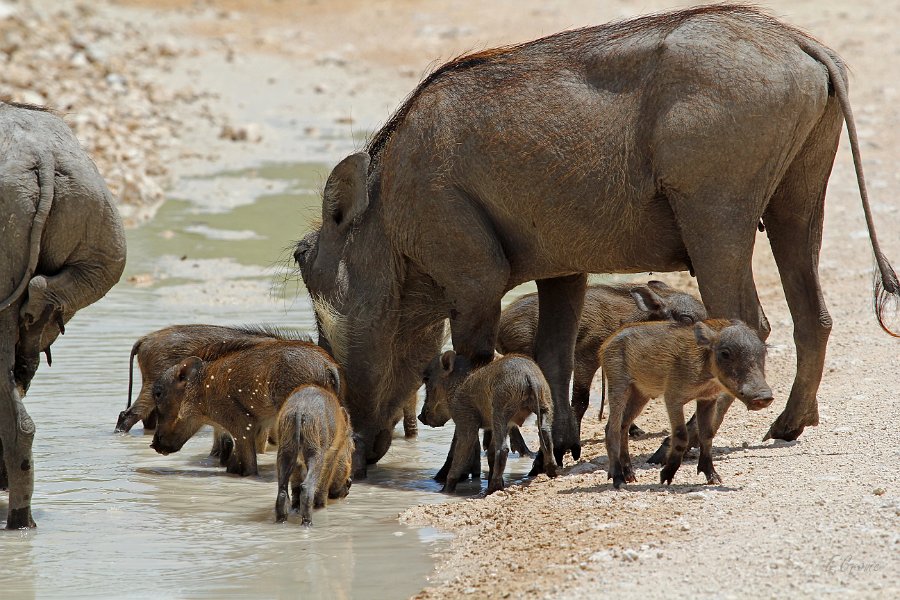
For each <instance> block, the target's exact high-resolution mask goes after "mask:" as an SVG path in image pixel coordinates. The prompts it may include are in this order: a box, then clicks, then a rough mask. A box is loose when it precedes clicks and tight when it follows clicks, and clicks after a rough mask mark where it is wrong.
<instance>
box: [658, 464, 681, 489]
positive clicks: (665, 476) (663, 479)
mask: <svg viewBox="0 0 900 600" xmlns="http://www.w3.org/2000/svg"><path fill="white" fill-rule="evenodd" d="M679 466H680V465H679ZM677 471H678V467H672V466H669V465H666V466H665V467H663V468H662V470H661V471H660V472H659V482H660V483H664V484H666V485H670V484H671V483H672V480H673V479H675V473H676V472H677Z"/></svg>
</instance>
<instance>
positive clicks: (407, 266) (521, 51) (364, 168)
mask: <svg viewBox="0 0 900 600" xmlns="http://www.w3.org/2000/svg"><path fill="white" fill-rule="evenodd" d="M511 107H515V109H514V110H513V109H512V108H511ZM842 117H843V118H844V119H846V121H847V123H848V132H849V134H850V139H851V149H852V150H853V153H854V157H855V158H857V159H858V156H859V147H858V146H859V145H858V141H857V139H856V131H855V126H854V125H853V121H852V113H851V111H850V104H849V100H848V99H847V91H846V72H845V69H844V67H843V64H842V63H841V61H840V60H839V59H838V58H837V57H836V56H835V55H834V53H833V52H831V51H830V50H828V49H827V48H825V47H824V46H822V45H821V44H819V43H818V42H816V41H814V40H812V39H811V38H808V37H806V36H805V35H804V34H802V33H801V32H799V31H797V30H795V29H792V28H790V27H788V26H786V25H784V24H782V23H779V22H778V21H776V20H774V19H772V18H770V17H767V16H765V15H762V14H760V13H759V12H757V11H756V10H755V9H752V8H748V7H735V6H719V5H711V6H703V7H698V8H694V9H688V10H684V11H679V12H674V13H668V14H663V15H654V16H649V17H642V18H639V19H635V20H632V21H626V22H622V23H616V24H612V25H606V26H600V27H589V28H584V29H578V30H573V31H567V32H563V33H560V34H558V35H553V36H549V37H546V38H543V39H540V40H536V41H534V42H529V43H525V44H521V45H518V46H513V47H509V48H502V49H497V50H488V51H484V52H481V53H478V54H474V55H469V56H466V57H461V58H459V59H456V60H455V61H452V62H451V63H448V64H446V65H444V66H442V67H440V68H439V69H437V70H436V71H435V72H434V73H432V74H431V75H429V76H428V77H427V78H426V80H425V81H424V82H423V83H422V84H421V85H420V86H419V87H418V88H417V89H416V90H415V91H414V92H413V93H412V94H411V96H410V97H409V99H408V100H407V101H406V102H405V103H404V105H403V106H402V107H401V108H400V109H399V110H398V111H397V113H396V114H395V115H394V116H393V117H392V118H391V119H389V120H388V122H387V124H386V125H385V126H384V127H383V128H382V129H381V130H380V131H379V132H378V133H376V134H375V135H374V137H373V138H372V140H371V141H370V143H369V144H368V146H367V148H366V150H365V152H362V153H358V154H354V155H351V156H349V157H347V158H346V159H344V160H343V161H341V162H340V163H339V164H338V165H337V166H336V167H335V168H334V169H333V171H332V172H331V175H330V176H329V178H328V180H327V182H326V185H325V190H324V194H323V202H322V225H321V228H320V229H319V231H318V232H317V234H316V235H315V236H311V237H308V238H306V239H305V240H303V241H301V243H300V244H299V245H298V247H297V252H296V254H295V258H296V259H297V261H298V263H299V264H300V266H301V273H302V275H303V278H304V281H305V283H306V286H307V288H308V290H309V292H310V294H311V296H312V298H313V300H314V301H315V302H316V306H317V312H318V316H319V325H320V333H321V334H322V336H323V337H324V338H325V340H326V341H327V344H328V346H329V347H330V348H331V349H332V350H333V354H334V356H335V358H336V359H337V360H338V362H339V363H340V364H341V366H342V368H343V369H344V370H345V371H346V373H347V377H348V386H347V387H348V394H349V395H348V398H347V407H348V410H349V412H350V416H351V419H352V421H353V424H354V429H355V430H357V431H358V433H359V435H360V436H361V440H362V443H360V444H359V445H358V448H357V450H358V452H359V453H360V455H361V457H360V460H358V461H357V464H358V465H361V464H362V463H363V462H373V461H377V460H378V459H379V458H380V456H381V455H382V454H383V453H384V452H385V451H386V450H387V447H388V445H389V444H390V432H389V420H390V418H391V417H392V416H393V415H394V414H396V407H397V406H399V403H401V402H403V401H404V400H406V399H407V398H408V396H409V394H410V393H411V392H412V390H414V389H415V388H416V386H417V385H418V375H419V374H420V373H421V372H422V371H421V369H422V368H423V367H424V362H425V361H427V358H423V357H428V356H433V355H434V354H436V353H437V351H438V350H439V346H440V344H439V342H440V335H439V332H440V328H439V327H438V326H437V325H438V324H439V323H441V322H443V320H444V319H446V318H449V320H450V329H451V336H452V342H453V348H454V350H455V351H456V352H457V354H459V355H462V356H465V357H467V358H468V359H469V360H471V361H472V363H473V365H475V366H477V365H479V364H484V363H486V362H489V361H490V359H491V357H492V354H493V350H494V345H495V341H496V336H497V329H498V322H499V316H500V300H501V298H502V296H503V294H504V293H505V292H506V291H507V290H509V289H511V288H512V287H513V286H515V285H517V284H520V283H522V282H525V281H531V280H534V281H536V282H537V287H538V296H539V299H540V302H539V316H538V327H537V332H536V334H535V344H534V347H535V349H534V358H535V360H536V362H537V363H538V365H540V367H541V370H542V371H543V372H544V375H545V376H546V378H547V381H548V382H549V384H550V387H551V390H552V392H553V401H554V423H553V424H554V427H553V445H554V450H555V452H557V453H565V452H571V453H572V455H573V457H577V456H578V455H579V454H580V446H579V439H578V438H579V432H578V422H577V419H576V418H575V415H574V414H573V411H572V409H571V406H570V404H569V397H568V385H569V381H570V378H571V374H572V370H573V366H574V365H573V363H574V358H573V357H574V348H575V342H576V338H577V330H578V323H579V319H580V316H581V311H582V305H583V301H584V293H585V285H586V275H585V274H586V273H637V272H645V271H653V272H666V271H680V270H692V271H693V272H694V273H695V274H696V277H697V282H698V286H699V289H700V294H701V296H702V298H703V302H704V304H705V306H706V308H707V312H708V314H709V315H710V316H712V317H721V318H737V319H741V320H743V321H744V322H746V323H747V324H748V325H749V326H750V327H751V328H752V329H754V330H756V331H757V332H758V333H759V334H760V336H761V337H762V338H765V337H766V336H767V334H768V332H769V325H768V322H767V321H766V318H765V315H764V314H763V311H762V308H761V306H760V304H759V300H758V297H757V292H756V287H755V284H754V281H753V274H752V269H751V258H752V254H753V246H754V243H755V241H756V229H757V225H758V224H759V223H760V221H762V223H763V224H764V226H765V229H766V231H767V234H768V237H769V241H770V244H771V247H772V252H773V255H774V257H775V261H776V263H777V265H778V269H779V272H780V275H781V279H782V285H783V288H784V292H785V297H786V299H787V303H788V306H789V309H790V312H791V315H792V317H793V321H794V339H795V342H796V346H797V375H796V378H795V381H794V386H793V388H792V390H791V393H790V396H789V398H788V401H787V406H786V407H785V410H784V412H783V413H782V414H781V415H780V416H779V417H778V419H777V420H776V421H775V423H773V425H772V427H771V428H770V430H769V432H768V434H767V437H776V438H781V439H794V438H796V437H797V436H799V435H800V434H801V433H802V431H803V429H804V428H805V427H807V426H811V425H816V424H817V423H818V410H817V403H816V396H815V394H816V390H817V389H818V386H819V382H820V380H821V376H822V368H823V364H824V357H825V346H826V343H827V339H828V335H829V333H830V331H831V317H830V316H829V315H828V311H827V309H826V307H825V304H824V299H823V296H822V291H821V287H820V284H819V278H818V254H819V248H820V245H821V240H822V219H823V215H824V210H823V202H824V198H825V187H826V184H827V181H828V176H829V174H830V172H831V166H832V164H833V162H834V157H835V153H836V150H837V145H838V141H839V137H840V132H841V120H842ZM860 173H861V171H860ZM858 179H859V182H860V186H861V188H862V187H863V186H862V178H861V177H859V178H858ZM863 209H864V212H866V214H867V215H869V214H870V211H869V206H868V201H867V200H866V197H865V195H863ZM869 234H870V239H871V242H872V244H873V249H874V250H875V255H876V259H877V262H878V267H879V272H880V283H881V285H882V286H883V288H884V292H885V293H888V294H892V295H897V296H900V285H898V284H897V279H896V275H895V274H894V273H893V270H892V269H891V267H890V265H889V264H888V262H887V260H886V259H885V258H884V256H883V255H882V253H881V251H880V249H879V247H878V244H877V239H876V236H875V234H874V226H873V225H871V221H869ZM556 458H557V460H560V459H561V456H559V455H558V456H557V457H556ZM362 459H364V461H363V460H362Z"/></svg>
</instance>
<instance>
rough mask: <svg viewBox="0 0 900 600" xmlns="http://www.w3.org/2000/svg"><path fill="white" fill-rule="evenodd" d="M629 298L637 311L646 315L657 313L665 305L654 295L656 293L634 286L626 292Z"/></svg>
mask: <svg viewBox="0 0 900 600" xmlns="http://www.w3.org/2000/svg"><path fill="white" fill-rule="evenodd" d="M628 292H629V293H630V294H631V298H632V299H633V300H634V303H635V304H636V305H637V307H638V309H639V310H642V311H644V312H648V313H658V312H660V311H661V310H662V309H663V306H664V305H665V303H664V302H663V299H662V298H660V297H659V296H657V295H656V292H654V291H653V290H651V289H650V288H648V287H644V286H636V287H633V288H631V289H630V290H628Z"/></svg>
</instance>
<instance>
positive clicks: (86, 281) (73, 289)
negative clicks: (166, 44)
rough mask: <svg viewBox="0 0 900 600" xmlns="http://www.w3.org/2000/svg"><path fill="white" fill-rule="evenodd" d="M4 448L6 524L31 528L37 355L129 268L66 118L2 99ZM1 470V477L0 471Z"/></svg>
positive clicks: (0, 389)
mask: <svg viewBox="0 0 900 600" xmlns="http://www.w3.org/2000/svg"><path fill="white" fill-rule="evenodd" d="M0 214H2V215H3V218H2V219H0V240H2V243H0V448H2V461H3V462H4V464H5V470H6V479H7V482H6V483H7V485H8V487H9V512H8V514H7V518H6V526H7V528H8V529H19V528H25V527H34V526H35V524H34V520H33V519H32V516H31V495H32V491H33V489H34V470H33V469H32V465H33V463H32V455H31V445H32V441H33V439H34V435H35V426H34V422H33V421H32V420H31V418H30V417H29V416H28V413H27V411H26V410H25V406H24V404H23V402H22V399H23V397H24V395H25V393H26V392H27V390H28V388H29V385H30V384H31V380H32V378H33V377H34V375H35V372H36V371H37V368H38V365H39V364H40V353H41V352H45V353H46V354H47V360H48V363H49V362H50V345H51V344H52V343H53V342H54V341H55V340H56V338H57V337H58V336H59V335H60V334H61V333H64V332H65V326H64V325H65V323H66V322H67V321H68V320H69V319H71V318H72V316H73V315H74V314H75V313H76V312H77V311H78V310H80V309H82V308H84V307H86V306H88V305H90V304H92V303H94V302H96V301H97V300H99V299H100V298H102V297H103V296H104V295H105V294H106V292H107V291H109V289H110V288H111V287H112V286H113V285H115V283H116V282H117V281H118V280H119V278H120V277H121V275H122V271H123V269H124V267H125V235H124V231H123V228H122V222H121V219H120V218H119V215H118V212H117V211H116V209H115V205H114V201H113V197H112V195H111V194H110V192H109V190H108V189H107V187H106V183H105V182H104V181H103V178H102V177H101V176H100V174H99V173H98V172H97V168H96V167H95V166H94V163H93V162H92V161H91V159H90V158H89V157H88V156H87V155H86V154H85V153H84V151H83V150H82V149H81V146H80V144H79V142H78V140H77V139H76V138H75V136H74V135H73V134H72V132H71V130H70V129H69V128H68V126H66V124H65V123H63V121H62V120H61V119H60V118H59V117H57V116H55V115H53V114H51V113H49V112H45V111H42V110H39V109H36V108H34V107H23V106H17V105H10V104H4V103H2V102H0ZM0 478H2V475H0Z"/></svg>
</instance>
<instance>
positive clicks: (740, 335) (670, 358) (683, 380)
mask: <svg viewBox="0 0 900 600" xmlns="http://www.w3.org/2000/svg"><path fill="white" fill-rule="evenodd" d="M600 354H601V362H602V365H603V372H604V374H605V375H606V378H607V381H608V382H609V421H608V422H607V424H606V450H607V454H608V456H609V477H610V479H612V480H613V485H614V486H615V487H616V488H618V487H620V486H621V485H622V484H623V483H625V482H633V481H635V476H634V468H633V467H632V465H631V456H630V455H629V453H628V435H627V431H628V427H629V426H630V425H631V423H632V421H634V418H635V417H636V416H637V415H638V414H640V412H641V410H643V408H644V406H646V405H647V402H648V401H649V400H650V399H651V398H656V397H658V396H661V395H665V401H666V411H667V412H668V414H669V424H670V426H671V431H672V440H673V443H672V446H671V448H670V450H669V454H668V456H667V458H666V464H665V467H663V470H662V472H661V473H660V481H661V482H662V483H667V484H668V483H672V478H673V477H674V476H675V472H676V471H677V470H678V468H679V467H680V466H681V461H682V458H683V456H684V453H685V451H686V450H687V447H688V446H687V444H688V438H687V427H686V425H685V422H684V409H683V407H684V405H685V404H686V403H688V402H690V401H691V400H696V401H697V422H698V428H699V430H700V461H699V463H698V465H697V472H698V473H701V472H702V473H703V474H705V475H706V481H707V483H721V482H722V479H721V477H719V474H718V473H717V472H716V470H715V468H713V464H712V454H711V451H712V439H713V433H714V432H713V421H712V417H713V414H712V410H711V409H712V408H713V404H714V402H715V397H716V396H717V395H719V394H721V393H723V392H726V393H728V394H731V395H732V396H734V397H736V398H738V399H739V400H740V401H741V402H743V403H744V404H745V405H746V406H747V409H748V410H762V409H763V408H766V407H767V406H769V405H770V404H771V403H772V399H773V396H772V389H771V388H770V387H769V384H768V383H766V378H765V366H766V346H765V344H764V343H763V342H762V340H760V339H759V337H758V336H757V334H756V332H755V331H753V330H752V329H750V328H749V327H747V326H746V325H745V324H744V323H742V322H740V321H727V320H724V319H714V320H708V321H700V322H699V323H697V324H695V325H694V326H693V327H689V326H686V325H680V324H670V323H636V324H632V325H626V326H624V327H622V328H621V329H619V330H618V331H617V332H615V333H614V334H613V335H612V336H611V337H610V338H609V340H607V342H606V343H605V344H604V345H603V346H602V347H601V349H600Z"/></svg>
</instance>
